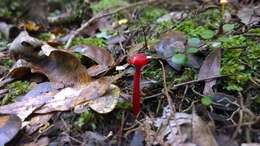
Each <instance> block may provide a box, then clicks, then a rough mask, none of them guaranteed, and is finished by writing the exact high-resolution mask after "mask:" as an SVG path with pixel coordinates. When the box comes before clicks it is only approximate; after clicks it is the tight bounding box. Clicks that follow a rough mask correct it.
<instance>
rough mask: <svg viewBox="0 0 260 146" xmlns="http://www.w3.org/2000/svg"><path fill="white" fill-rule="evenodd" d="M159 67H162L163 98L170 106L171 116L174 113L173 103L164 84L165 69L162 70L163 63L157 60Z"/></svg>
mask: <svg viewBox="0 0 260 146" xmlns="http://www.w3.org/2000/svg"><path fill="white" fill-rule="evenodd" d="M159 62H160V64H161V66H162V72H163V87H164V94H165V96H166V97H167V101H168V104H169V106H170V109H171V115H173V113H175V111H176V110H175V106H174V104H173V101H172V98H171V96H170V95H169V92H168V91H169V90H168V88H167V84H166V75H165V69H164V65H163V62H162V61H161V60H159Z"/></svg>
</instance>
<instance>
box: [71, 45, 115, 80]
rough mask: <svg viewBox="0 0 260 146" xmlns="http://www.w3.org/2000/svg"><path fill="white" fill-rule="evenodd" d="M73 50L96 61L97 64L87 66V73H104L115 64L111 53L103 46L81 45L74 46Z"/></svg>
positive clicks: (92, 74) (95, 74)
mask: <svg viewBox="0 0 260 146" xmlns="http://www.w3.org/2000/svg"><path fill="white" fill-rule="evenodd" d="M73 50H74V52H77V53H80V54H81V55H83V56H86V57H88V58H90V59H92V60H94V61H95V62H96V63H98V65H94V66H91V67H90V68H88V74H89V75H90V76H97V75H99V74H101V73H104V72H106V71H108V70H109V69H110V68H111V67H113V66H114V65H115V61H114V58H113V56H112V54H111V53H110V52H108V51H107V50H106V49H105V48H98V47H95V46H90V45H88V46H87V45H81V46H76V47H75V48H74V49H73Z"/></svg>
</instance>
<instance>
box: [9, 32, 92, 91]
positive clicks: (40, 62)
mask: <svg viewBox="0 0 260 146" xmlns="http://www.w3.org/2000/svg"><path fill="white" fill-rule="evenodd" d="M10 52H11V54H13V55H14V56H16V58H22V59H24V60H26V61H27V62H29V63H30V68H31V71H32V72H33V73H34V72H39V73H43V74H45V75H46V76H47V77H48V78H49V80H50V81H51V82H58V83H62V84H64V85H65V86H81V85H84V84H86V83H88V82H89V81H90V76H89V75H88V73H87V69H86V68H85V67H84V66H83V65H82V64H81V63H80V61H79V60H78V59H77V58H76V57H75V56H74V55H72V54H70V53H69V52H66V51H62V50H58V49H55V48H53V47H51V46H49V45H47V44H46V43H44V42H42V41H40V40H38V39H36V38H33V37H31V36H29V35H28V33H27V32H21V33H20V34H19V36H18V37H16V39H15V40H14V41H13V42H12V44H11V47H10Z"/></svg>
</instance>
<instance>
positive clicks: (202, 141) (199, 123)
mask: <svg viewBox="0 0 260 146" xmlns="http://www.w3.org/2000/svg"><path fill="white" fill-rule="evenodd" d="M192 142H193V143H195V144H196V145H198V146H218V144H217V142H216V140H215V138H214V136H213V134H212V132H211V130H210V128H209V126H207V124H206V123H205V122H204V121H203V120H202V119H201V118H200V117H199V116H198V115H197V114H196V113H195V111H193V113H192Z"/></svg>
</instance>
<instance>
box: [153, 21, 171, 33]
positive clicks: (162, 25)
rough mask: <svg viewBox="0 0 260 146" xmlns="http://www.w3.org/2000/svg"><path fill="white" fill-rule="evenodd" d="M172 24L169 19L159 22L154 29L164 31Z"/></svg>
mask: <svg viewBox="0 0 260 146" xmlns="http://www.w3.org/2000/svg"><path fill="white" fill-rule="evenodd" d="M173 26H174V24H173V22H172V21H171V20H169V21H163V22H162V23H160V24H159V26H158V27H157V28H156V29H157V30H158V31H157V32H164V31H167V30H169V29H171V28H172V27H173Z"/></svg>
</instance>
